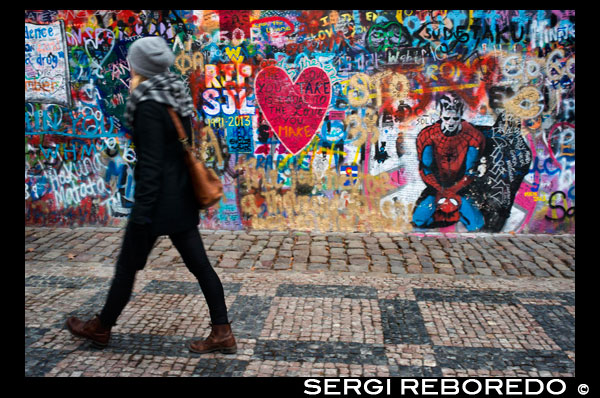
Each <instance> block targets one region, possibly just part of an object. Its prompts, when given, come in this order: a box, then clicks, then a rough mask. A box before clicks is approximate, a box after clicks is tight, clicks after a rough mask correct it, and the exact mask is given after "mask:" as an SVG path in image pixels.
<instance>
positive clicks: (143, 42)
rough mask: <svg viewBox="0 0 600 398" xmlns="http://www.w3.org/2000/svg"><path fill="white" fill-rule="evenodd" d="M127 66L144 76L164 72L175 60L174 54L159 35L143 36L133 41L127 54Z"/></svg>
mask: <svg viewBox="0 0 600 398" xmlns="http://www.w3.org/2000/svg"><path fill="white" fill-rule="evenodd" d="M127 61H128V62H129V66H130V67H131V68H133V70H135V71H136V72H137V73H139V74H140V75H142V76H145V77H148V78H150V77H152V76H154V75H158V74H159V73H163V72H166V71H167V70H168V69H169V67H170V66H171V65H173V62H174V61H175V54H173V51H171V49H170V48H169V46H168V45H167V42H166V41H165V39H163V38H162V37H160V36H149V37H143V38H141V39H138V40H136V41H134V42H133V44H132V45H131V46H130V47H129V53H128V55H127Z"/></svg>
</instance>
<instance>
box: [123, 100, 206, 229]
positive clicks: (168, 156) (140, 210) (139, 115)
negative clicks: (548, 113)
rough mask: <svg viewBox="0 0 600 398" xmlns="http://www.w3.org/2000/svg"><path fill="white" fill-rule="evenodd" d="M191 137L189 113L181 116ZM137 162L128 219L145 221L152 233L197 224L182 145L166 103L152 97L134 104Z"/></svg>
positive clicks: (196, 211) (134, 140) (185, 227)
mask: <svg viewBox="0 0 600 398" xmlns="http://www.w3.org/2000/svg"><path fill="white" fill-rule="evenodd" d="M181 121H182V124H183V126H184V128H185V130H186V133H187V135H188V138H189V139H190V141H191V126H190V120H189V117H184V118H181ZM133 144H134V145H135V153H136V157H137V162H136V165H135V169H134V173H133V175H134V178H135V192H134V200H135V203H134V204H133V209H132V211H131V215H130V218H129V219H130V222H133V223H135V224H142V225H146V226H147V227H148V228H147V229H148V231H149V232H151V233H152V234H154V235H168V234H172V233H177V232H183V231H186V230H189V229H191V228H197V226H198V224H199V222H200V219H199V211H198V208H197V206H196V202H195V199H194V192H193V188H192V184H191V181H190V177H189V172H188V169H187V166H186V164H185V163H184V160H183V154H184V152H183V146H182V144H181V142H179V140H178V136H177V130H176V129H175V125H174V124H173V121H172V120H171V117H170V116H169V113H168V111H167V106H166V105H164V104H160V103H158V102H155V101H143V102H140V103H139V104H137V108H136V110H135V113H134V123H133Z"/></svg>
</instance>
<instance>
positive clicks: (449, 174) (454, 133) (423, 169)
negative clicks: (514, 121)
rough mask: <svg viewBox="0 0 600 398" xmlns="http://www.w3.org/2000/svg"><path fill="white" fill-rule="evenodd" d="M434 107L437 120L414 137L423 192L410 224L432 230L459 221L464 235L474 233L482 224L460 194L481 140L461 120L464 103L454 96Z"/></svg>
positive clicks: (471, 176) (474, 172)
mask: <svg viewBox="0 0 600 398" xmlns="http://www.w3.org/2000/svg"><path fill="white" fill-rule="evenodd" d="M438 106H439V108H440V111H441V118H440V120H439V121H437V122H436V123H435V124H433V125H431V126H428V127H426V128H424V129H423V130H422V131H421V132H420V133H419V135H418V137H417V153H418V156H419V173H420V174H421V178H422V179H423V181H424V182H425V184H426V185H427V188H425V190H424V191H423V193H422V194H421V197H420V198H419V200H418V201H417V206H416V207H415V211H414V213H413V224H414V225H415V226H417V227H422V228H434V227H440V226H447V225H451V224H454V223H456V222H458V221H460V222H462V223H463V224H464V225H465V227H466V228H467V230H468V231H477V230H479V229H481V228H482V227H483V226H484V224H485V220H484V218H483V215H482V214H481V212H480V211H479V209H478V208H477V207H476V206H475V204H474V203H473V201H472V200H471V199H470V198H468V197H466V196H465V195H464V191H463V190H464V189H465V188H466V187H468V186H469V185H470V184H471V183H472V182H473V181H474V179H475V176H476V175H477V173H478V170H477V167H478V162H479V158H480V156H481V153H482V152H483V149H484V145H485V137H484V136H483V134H482V133H481V132H480V131H478V130H477V129H476V128H475V127H473V126H472V125H471V124H469V123H468V122H466V121H464V120H462V113H463V109H464V103H463V102H462V100H461V99H460V98H459V97H457V96H456V95H455V94H444V95H442V96H441V98H440V99H439V100H438Z"/></svg>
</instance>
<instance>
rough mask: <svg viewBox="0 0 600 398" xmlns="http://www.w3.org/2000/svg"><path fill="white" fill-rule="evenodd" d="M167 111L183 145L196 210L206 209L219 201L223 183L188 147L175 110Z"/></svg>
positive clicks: (169, 108)
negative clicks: (194, 196)
mask: <svg viewBox="0 0 600 398" xmlns="http://www.w3.org/2000/svg"><path fill="white" fill-rule="evenodd" d="M168 110H169V114H170V115H171V119H173V123H174V124H175V128H176V129H177V135H178V136H179V141H180V142H181V143H182V144H183V149H184V152H185V154H184V161H185V164H186V165H187V166H188V169H189V171H190V178H191V180H192V186H193V187H194V194H195V195H196V201H197V202H198V208H199V209H208V208H209V207H212V206H213V205H215V204H216V203H217V202H218V201H219V200H221V197H222V196H223V183H222V182H221V179H220V178H219V177H218V176H217V174H216V173H215V171H214V170H212V169H209V168H208V167H206V166H205V165H204V162H203V161H201V160H200V159H198V157H197V156H196V155H195V152H194V148H192V146H190V143H189V142H188V137H187V135H186V134H185V130H184V129H183V125H182V124H181V119H180V118H179V116H178V115H177V113H176V112H175V110H174V109H173V108H171V107H168Z"/></svg>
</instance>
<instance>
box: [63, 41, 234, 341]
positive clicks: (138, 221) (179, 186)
mask: <svg viewBox="0 0 600 398" xmlns="http://www.w3.org/2000/svg"><path fill="white" fill-rule="evenodd" d="M174 60H175V56H174V54H173V52H172V51H171V50H170V49H169V47H168V45H167V43H166V41H165V40H164V39H163V38H161V37H158V36H153V37H144V38H142V39H138V40H136V41H135V42H134V43H133V44H132V45H131V47H130V48H129V53H128V56H127V61H128V62H129V66H130V70H131V75H132V79H131V88H130V92H131V95H130V98H129V100H128V102H127V106H126V110H125V119H126V121H127V122H128V123H129V124H130V125H131V126H132V127H133V143H134V145H135V150H136V155H137V163H136V166H135V170H134V177H135V182H136V186H135V196H134V199H135V203H134V205H133V209H132V212H131V214H130V217H129V222H128V224H127V227H126V229H125V235H124V238H123V244H122V247H121V252H120V254H119V258H118V260H117V264H116V270H115V274H114V278H113V280H112V285H111V287H110V290H109V292H108V297H107V300H106V303H105V305H104V308H103V309H102V311H101V312H100V313H99V314H97V315H96V316H95V317H94V318H93V319H91V320H88V321H87V322H86V321H82V320H80V319H78V318H76V317H70V318H69V319H67V322H66V323H67V328H68V329H69V330H70V331H71V333H73V334H74V335H76V336H80V337H85V338H87V339H89V340H91V341H92V342H93V343H94V344H95V345H97V346H100V347H105V346H106V345H108V342H109V339H110V331H111V328H112V327H113V326H114V325H115V324H116V321H117V318H118V317H119V315H120V314H121V312H122V311H123V308H125V305H126V304H127V302H128V301H129V299H130V297H131V292H132V289H133V284H134V281H135V275H136V273H137V271H139V270H142V269H143V268H144V266H145V264H146V261H147V259H148V255H149V254H150V251H151V250H152V248H153V246H154V243H155V242H156V239H157V238H158V237H159V236H161V235H168V236H169V238H170V239H171V241H172V242H173V245H174V246H175V248H176V249H177V251H178V252H179V254H180V255H181V257H182V259H183V262H184V263H185V265H186V266H187V268H188V269H189V270H190V272H191V273H192V274H193V275H194V276H195V277H196V278H197V279H198V282H199V283H200V288H201V290H202V293H203V294H204V297H205V299H206V302H207V304H208V308H209V313H210V319H211V327H212V330H211V333H210V335H209V336H208V338H207V339H205V340H197V341H192V342H191V343H190V344H189V349H190V351H193V352H197V353H206V352H212V351H221V352H223V353H235V352H236V349H237V346H236V342H235V338H234V336H233V333H232V331H231V325H230V323H229V320H228V318H227V306H226V304H225V294H224V291H223V285H222V284H221V281H220V279H219V276H218V275H217V273H216V272H215V270H214V269H213V268H212V266H211V265H210V262H209V260H208V257H207V256H206V252H205V250H204V245H203V243H202V239H201V237H200V233H199V232H198V224H199V214H198V209H197V206H196V203H195V198H194V194H193V189H192V185H191V180H190V178H189V174H188V170H187V168H186V165H185V163H184V156H183V147H182V144H181V142H179V141H178V136H177V131H176V128H175V125H174V124H173V122H172V119H171V118H170V116H169V113H168V111H167V108H168V107H172V108H173V109H174V110H175V111H176V112H177V113H178V114H179V116H180V118H181V120H182V123H183V125H184V126H185V128H186V133H187V135H188V138H190V139H191V124H190V116H191V115H192V113H193V112H194V107H193V103H192V99H191V97H190V95H189V94H188V93H187V92H186V89H185V86H184V84H183V82H182V81H181V80H180V78H179V77H178V76H177V75H175V74H174V73H171V72H170V71H169V67H170V66H171V65H172V64H173V62H174Z"/></svg>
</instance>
